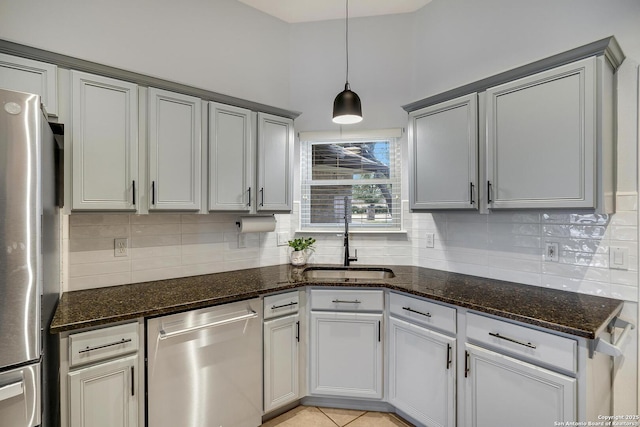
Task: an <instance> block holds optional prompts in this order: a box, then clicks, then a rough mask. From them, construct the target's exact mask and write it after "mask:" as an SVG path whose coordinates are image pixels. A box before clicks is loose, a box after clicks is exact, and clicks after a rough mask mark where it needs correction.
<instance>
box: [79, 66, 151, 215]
mask: <svg viewBox="0 0 640 427" xmlns="http://www.w3.org/2000/svg"><path fill="white" fill-rule="evenodd" d="M71 85H72V107H71V109H72V120H73V123H72V132H71V133H72V144H73V184H72V185H73V209H74V210H123V211H135V210H136V198H137V194H136V181H137V180H138V86H137V85H135V84H133V83H129V82H124V81H120V80H115V79H111V78H107V77H102V76H97V75H93V74H87V73H84V72H79V71H71Z"/></svg>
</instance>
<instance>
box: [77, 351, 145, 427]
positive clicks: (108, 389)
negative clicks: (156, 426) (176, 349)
mask: <svg viewBox="0 0 640 427" xmlns="http://www.w3.org/2000/svg"><path fill="white" fill-rule="evenodd" d="M137 366H138V356H137V355H133V356H128V357H124V358H122V359H116V360H112V361H110V362H106V363H100V364H97V365H93V366H89V367H87V368H83V369H79V370H76V371H72V372H69V374H68V375H67V378H68V381H69V420H70V426H71V427H135V426H137V425H138V398H139V397H138V395H139V393H138V384H137V381H136V380H135V375H136V372H137Z"/></svg>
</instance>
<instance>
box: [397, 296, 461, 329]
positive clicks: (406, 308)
mask: <svg viewBox="0 0 640 427" xmlns="http://www.w3.org/2000/svg"><path fill="white" fill-rule="evenodd" d="M389 313H390V314H391V315H392V316H398V317H402V318H405V319H408V320H411V321H412V322H414V323H418V324H421V325H424V326H427V327H432V328H437V329H441V330H443V331H446V332H451V333H455V332H456V310H455V309H454V308H451V307H445V306H443V305H440V304H435V303H432V302H429V301H425V300H422V299H419V298H413V297H410V296H406V295H400V294H396V293H393V292H392V293H390V294H389Z"/></svg>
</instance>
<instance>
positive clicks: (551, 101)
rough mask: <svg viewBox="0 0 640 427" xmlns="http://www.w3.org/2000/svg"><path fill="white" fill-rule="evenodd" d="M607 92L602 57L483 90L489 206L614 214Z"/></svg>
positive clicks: (608, 73) (609, 74)
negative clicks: (577, 210)
mask: <svg viewBox="0 0 640 427" xmlns="http://www.w3.org/2000/svg"><path fill="white" fill-rule="evenodd" d="M612 90H613V70H612V68H611V66H610V65H608V63H606V61H605V59H604V57H591V58H587V59H583V60H580V61H576V62H574V63H571V64H567V65H564V66H561V67H557V68H554V69H551V70H548V71H544V72H541V73H538V74H534V75H532V76H529V77H525V78H522V79H518V80H515V81H512V82H509V83H506V84H503V85H500V86H496V87H492V88H489V89H488V90H487V96H486V132H487V145H486V149H487V157H486V161H487V203H488V205H489V208H491V209H502V208H506V209H510V208H589V209H598V210H600V211H603V212H612V211H613V206H612V205H613V190H614V188H613V165H614V162H613V160H614V159H613V126H612V121H613V104H612V101H613V100H612ZM603 204H604V206H603Z"/></svg>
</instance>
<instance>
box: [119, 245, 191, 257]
mask: <svg viewBox="0 0 640 427" xmlns="http://www.w3.org/2000/svg"><path fill="white" fill-rule="evenodd" d="M181 252H182V248H181V246H179V245H166V246H151V247H145V248H131V249H130V250H129V254H130V256H131V259H132V260H137V259H144V258H155V257H171V256H178V255H180V253H181Z"/></svg>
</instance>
